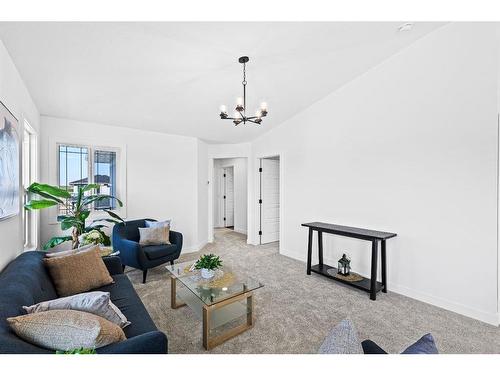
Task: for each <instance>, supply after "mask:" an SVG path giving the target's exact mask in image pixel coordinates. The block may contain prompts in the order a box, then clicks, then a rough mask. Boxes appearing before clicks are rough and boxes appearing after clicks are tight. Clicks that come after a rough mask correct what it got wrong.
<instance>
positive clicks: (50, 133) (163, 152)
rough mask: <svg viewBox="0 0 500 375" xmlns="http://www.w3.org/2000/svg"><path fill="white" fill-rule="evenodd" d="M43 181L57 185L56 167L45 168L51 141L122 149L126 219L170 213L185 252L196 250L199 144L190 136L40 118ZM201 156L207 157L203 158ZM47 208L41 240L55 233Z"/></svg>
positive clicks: (165, 216)
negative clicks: (125, 177) (124, 167)
mask: <svg viewBox="0 0 500 375" xmlns="http://www.w3.org/2000/svg"><path fill="white" fill-rule="evenodd" d="M41 124H42V129H43V132H42V138H41V162H42V164H41V165H42V167H41V181H44V182H48V183H52V184H56V183H57V173H56V172H55V168H54V167H51V168H49V164H53V163H52V162H51V163H49V162H48V161H49V160H53V158H51V157H50V154H49V153H53V154H52V155H55V154H56V149H55V146H54V143H55V142H54V141H55V140H57V142H69V143H77V144H91V145H99V146H109V147H120V148H122V149H125V150H126V157H127V160H126V163H127V168H126V169H127V171H126V172H127V186H126V188H127V197H126V214H127V219H128V220H133V219H139V218H146V217H149V218H155V219H159V220H161V219H167V218H171V219H172V220H173V222H172V229H173V230H176V231H180V232H182V234H183V235H184V247H183V252H189V251H194V250H197V247H198V245H199V240H198V235H199V233H198V192H199V186H198V176H199V174H200V171H199V170H198V155H199V151H200V152H202V150H201V148H202V145H200V144H199V141H198V140H197V139H195V138H191V137H183V136H174V135H167V134H163V133H155V132H149V131H142V130H137V129H129V128H123V127H115V126H107V125H102V124H95V123H88V122H80V121H73V120H67V119H58V118H53V117H46V116H42V117H41ZM204 160H205V159H204ZM48 216H49V215H48V212H47V211H44V212H43V214H42V223H41V232H42V241H46V240H48V239H49V238H50V237H51V236H53V235H55V234H58V233H59V231H60V230H59V226H58V225H57V224H54V220H53V218H50V217H48Z"/></svg>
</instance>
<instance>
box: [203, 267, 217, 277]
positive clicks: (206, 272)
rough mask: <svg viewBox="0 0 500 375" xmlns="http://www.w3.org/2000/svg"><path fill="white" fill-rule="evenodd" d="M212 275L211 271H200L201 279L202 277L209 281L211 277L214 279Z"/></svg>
mask: <svg viewBox="0 0 500 375" xmlns="http://www.w3.org/2000/svg"><path fill="white" fill-rule="evenodd" d="M214 275H215V272H214V271H213V270H209V269H206V268H202V269H201V277H203V278H204V279H211V278H212V277H214Z"/></svg>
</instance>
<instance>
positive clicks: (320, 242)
mask: <svg viewBox="0 0 500 375" xmlns="http://www.w3.org/2000/svg"><path fill="white" fill-rule="evenodd" d="M318 257H319V265H320V266H322V265H323V232H322V231H318Z"/></svg>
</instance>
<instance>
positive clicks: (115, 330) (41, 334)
mask: <svg viewBox="0 0 500 375" xmlns="http://www.w3.org/2000/svg"><path fill="white" fill-rule="evenodd" d="M7 322H8V323H9V326H10V328H11V329H12V330H13V331H14V332H15V333H16V335H18V336H19V337H21V338H22V339H24V340H26V341H28V342H30V343H32V344H35V345H38V346H41V347H43V348H47V349H52V350H73V349H79V348H89V349H94V348H95V349H97V348H100V347H102V346H106V345H109V344H113V343H115V342H119V341H123V340H125V339H126V337H125V333H123V330H122V329H121V328H120V327H118V326H117V325H116V324H113V323H111V322H109V321H107V320H106V319H103V318H101V317H99V316H97V315H94V314H90V313H87V312H83V311H74V310H51V311H43V312H39V313H35V314H28V315H21V316H16V317H14V318H7Z"/></svg>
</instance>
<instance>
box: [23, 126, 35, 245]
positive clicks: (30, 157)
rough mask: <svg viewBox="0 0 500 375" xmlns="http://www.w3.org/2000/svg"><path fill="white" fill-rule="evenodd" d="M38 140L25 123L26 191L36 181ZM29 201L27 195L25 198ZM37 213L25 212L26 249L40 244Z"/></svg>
mask: <svg viewBox="0 0 500 375" xmlns="http://www.w3.org/2000/svg"><path fill="white" fill-rule="evenodd" d="M36 146H37V140H36V133H35V131H34V130H33V128H32V127H31V126H30V124H29V123H28V122H27V121H26V120H25V121H24V132H23V144H22V181H23V188H24V191H26V189H27V188H28V186H30V185H31V184H32V183H33V182H35V181H36V171H37V168H36V166H37V150H36ZM24 199H25V200H27V199H28V196H27V194H25V197H24ZM37 218H38V216H37V213H36V212H35V211H27V210H23V223H24V248H25V249H34V248H36V246H37V243H38V238H37V234H38V223H37Z"/></svg>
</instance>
